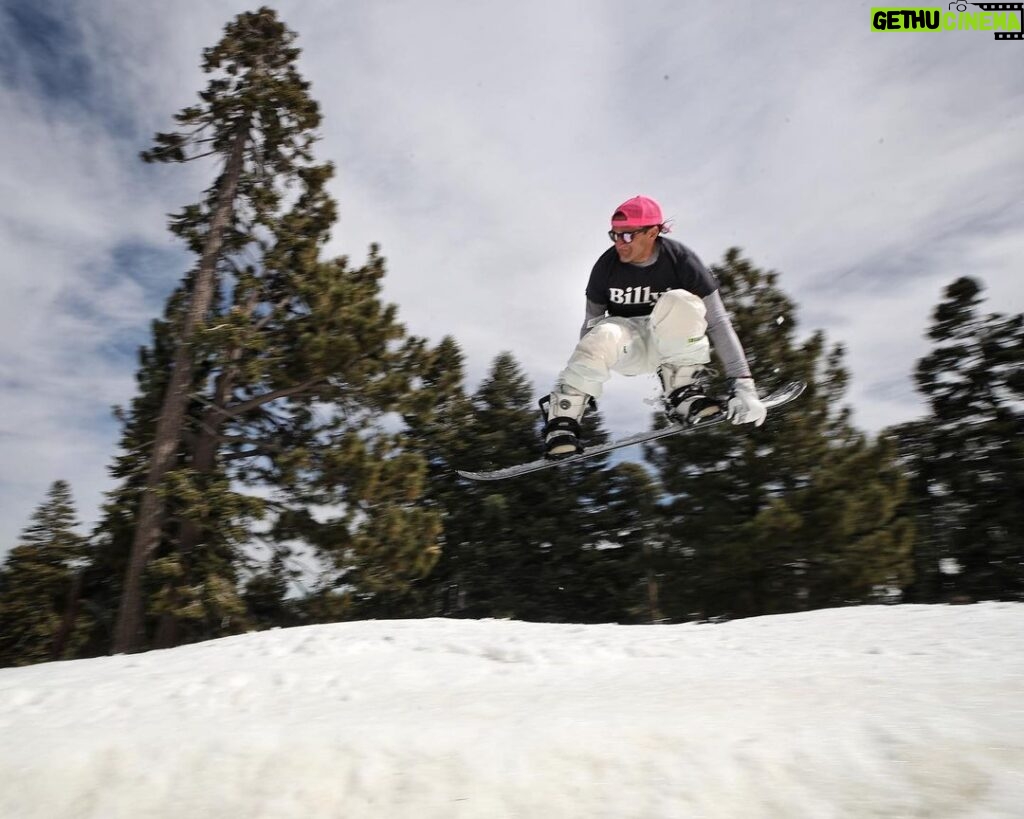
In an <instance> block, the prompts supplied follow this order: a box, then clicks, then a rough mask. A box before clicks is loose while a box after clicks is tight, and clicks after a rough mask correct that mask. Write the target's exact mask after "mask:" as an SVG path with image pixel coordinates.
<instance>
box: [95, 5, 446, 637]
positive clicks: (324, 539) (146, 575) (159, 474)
mask: <svg viewBox="0 0 1024 819" xmlns="http://www.w3.org/2000/svg"><path fill="white" fill-rule="evenodd" d="M293 41H294V35H293V34H292V33H291V32H290V31H288V30H287V29H286V28H285V27H284V25H283V24H281V23H280V22H279V21H278V20H277V18H276V15H275V14H274V12H273V11H271V10H269V9H266V8H264V9H261V10H259V11H258V12H255V13H251V14H242V15H240V16H239V17H238V18H237V19H236V20H235V21H234V22H233V23H231V24H229V25H228V26H227V28H226V30H225V36H224V38H223V39H222V40H221V42H220V43H219V44H218V45H217V46H216V47H214V48H212V49H209V50H208V51H207V52H206V55H205V62H204V68H205V70H206V71H207V72H209V73H213V74H214V75H215V76H214V78H213V79H212V80H211V81H210V84H209V86H208V88H207V90H206V91H205V92H204V93H203V94H202V95H201V97H202V104H200V105H198V106H195V107H192V108H187V109H185V110H184V111H182V112H181V113H180V114H179V115H178V116H177V120H178V123H179V124H180V125H181V126H182V127H183V130H182V131H179V132H175V133H169V134H158V135H157V145H156V147H155V148H154V149H153V150H152V151H150V152H148V153H147V154H146V155H145V158H146V159H148V160H151V161H166V162H183V161H191V160H193V159H197V158H200V157H202V156H205V155H208V154H211V153H212V154H213V155H215V156H218V157H220V158H221V159H222V160H223V161H224V163H225V164H224V171H223V173H222V174H221V175H220V176H219V178H218V180H217V182H216V183H215V185H214V186H213V187H212V188H211V190H210V191H209V192H208V196H207V199H206V200H205V201H204V202H203V203H200V204H198V205H193V206H189V207H187V208H185V209H184V210H183V211H182V213H180V214H179V215H178V216H177V217H176V218H175V220H174V222H173V223H172V230H173V231H174V232H175V233H177V234H178V235H179V236H181V237H182V238H184V239H185V240H186V241H187V242H188V244H189V246H190V247H191V248H192V249H193V250H194V251H195V252H196V253H197V254H198V255H199V256H200V263H199V265H198V266H197V269H196V271H195V272H194V273H193V274H192V275H190V276H189V277H188V278H187V280H186V282H185V284H184V286H183V287H182V288H180V289H179V291H178V292H177V293H176V294H175V296H174V297H172V300H171V303H170V304H169V308H168V314H167V318H166V321H165V323H164V324H162V325H161V326H160V327H158V329H159V330H160V331H161V337H159V338H157V339H156V344H155V345H154V350H153V353H152V355H151V357H155V356H156V355H157V353H158V352H160V351H163V353H162V356H161V357H169V359H170V366H169V368H168V369H169V376H168V380H167V381H166V383H163V384H161V383H160V382H159V378H158V377H157V376H156V374H152V375H151V374H149V373H146V374H144V375H143V376H142V378H141V379H140V381H141V383H142V385H143V386H144V387H149V388H152V389H153V390H157V389H161V390H162V397H161V398H160V400H159V401H156V402H154V400H153V396H152V395H148V396H146V397H145V399H140V402H139V403H138V405H137V407H133V412H132V413H131V414H130V416H126V435H128V436H129V437H130V440H129V441H128V443H129V444H130V446H129V448H128V451H129V456H128V457H126V458H125V460H124V462H123V464H122V466H123V467H124V468H123V469H122V476H123V478H124V480H125V482H126V483H125V486H124V487H122V491H120V492H119V494H118V498H117V500H116V502H115V503H114V504H113V506H112V508H111V509H110V512H111V514H116V515H117V516H118V517H119V518H120V519H122V520H126V519H130V520H132V522H133V526H131V527H130V528H132V547H131V557H130V560H129V561H128V565H127V570H126V572H125V580H124V584H123V586H122V588H121V590H120V597H121V605H120V609H119V614H118V624H117V628H116V633H115V639H114V648H115V650H116V651H130V650H136V649H138V648H140V647H142V646H143V645H144V644H146V643H148V642H150V638H148V637H147V636H146V635H147V634H148V633H150V631H151V628H152V626H153V624H154V623H156V624H157V625H156V630H155V636H154V637H153V638H152V642H153V643H154V644H156V645H173V644H175V643H177V642H181V641H184V640H194V639H203V638H207V637H211V636H216V635H217V634H221V633H230V632H231V631H237V630H241V629H245V628H249V627H251V626H252V623H253V621H252V620H251V618H250V617H249V616H248V612H247V607H246V602H245V597H244V595H243V593H242V591H241V586H242V580H243V575H244V574H246V573H252V571H254V570H255V571H256V572H257V573H259V570H258V568H257V569H254V568H253V567H252V566H250V564H251V562H252V561H251V559H250V557H249V555H248V554H247V548H248V544H249V543H251V541H253V540H254V539H255V534H254V529H253V524H254V523H255V521H257V520H259V519H260V518H267V517H269V522H268V523H267V525H266V526H265V527H264V528H265V529H267V531H266V532H265V533H264V536H265V537H266V539H268V540H269V541H271V544H272V546H273V544H274V543H275V542H277V543H281V542H283V539H286V538H295V539H300V540H303V541H305V542H306V543H307V544H311V545H312V546H313V548H315V549H316V551H317V553H318V556H319V557H320V559H321V561H322V562H323V564H324V566H325V579H324V584H325V586H324V589H323V595H324V599H325V600H326V601H327V602H328V603H329V604H330V605H327V606H326V608H325V611H330V612H333V614H331V615H330V616H334V615H335V614H337V613H338V612H339V611H340V609H339V608H338V606H337V605H336V603H337V601H332V599H331V598H332V596H333V595H335V594H336V591H337V589H338V588H344V589H346V590H347V592H351V591H352V589H356V590H358V591H359V593H360V594H364V595H368V596H371V597H372V596H376V595H380V594H385V593H389V592H391V591H393V590H395V589H401V588H403V587H404V586H405V585H406V584H407V583H408V582H409V579H410V578H411V577H415V576H418V575H419V574H421V573H423V572H424V571H426V569H427V568H428V567H429V565H430V563H431V562H432V560H433V559H434V554H435V552H436V548H435V545H434V539H435V538H436V532H437V529H438V525H439V524H438V523H437V521H436V519H434V518H433V517H432V516H431V515H430V514H429V513H428V512H426V511H424V510H421V509H419V508H417V503H416V501H417V498H418V497H419V494H420V493H421V492H422V489H423V472H424V467H423V465H422V464H421V463H420V462H419V461H418V460H417V459H416V458H415V457H413V456H410V455H409V454H408V453H405V452H403V451H402V436H401V433H394V432H388V431H386V430H385V429H384V427H383V425H382V424H381V423H380V419H381V417H382V416H384V415H385V414H386V413H388V412H392V411H400V410H401V409H402V407H403V406H404V404H405V402H408V401H414V400H415V398H414V397H413V393H414V392H415V390H414V389H412V375H413V373H414V372H415V371H416V369H417V367H418V366H419V363H420V360H421V357H422V356H423V355H424V344H423V342H421V341H420V340H418V339H412V338H406V337H405V330H404V328H403V327H402V325H401V324H399V323H398V321H397V311H396V308H395V307H394V306H393V305H387V304H384V303H382V302H381V301H380V298H379V297H380V281H381V279H382V278H383V276H384V273H385V265H384V260H383V258H382V257H381V256H380V255H379V253H378V250H377V248H376V247H372V248H371V250H370V257H369V260H368V262H367V263H366V264H365V265H363V266H362V267H352V266H350V265H349V263H348V260H347V259H346V258H338V259H334V260H329V261H323V260H321V259H320V251H321V250H322V248H323V246H324V244H325V243H326V242H327V241H328V239H329V230H330V227H331V225H332V223H333V221H334V219H335V212H336V206H335V204H334V202H333V200H332V199H331V198H330V197H329V196H328V194H327V193H326V184H327V182H328V181H329V180H330V178H331V175H332V172H333V171H332V168H331V167H330V165H328V164H316V163H314V162H313V160H312V156H311V153H310V147H311V145H312V142H313V141H314V139H315V131H314V129H315V128H316V126H317V125H318V123H319V112H318V109H317V106H316V104H315V102H313V100H312V99H311V98H310V97H309V95H308V93H307V91H308V84H307V83H306V82H305V81H304V80H302V79H301V78H300V77H299V75H298V73H297V71H296V69H295V60H296V58H297V56H298V49H296V48H294V47H293V45H292V44H293ZM215 235H217V236H219V239H215V238H214V237H215ZM154 404H155V405H156V407H155V410H154ZM135 409H138V410H139V411H140V413H142V412H145V413H152V414H147V415H143V414H139V413H136V412H135V411H134V410H135ZM153 417H155V418H156V420H155V422H154V421H152V420H151V419H152V418H153ZM150 427H152V432H151V433H150V430H149V428H150ZM150 441H152V443H150ZM142 465H145V469H146V476H145V480H144V481H142V482H140V477H139V473H138V470H139V467H140V466H142ZM140 483H141V486H140V488H137V489H135V488H133V487H135V486H139V485H140ZM246 487H250V488H252V489H259V490H260V491H261V494H262V495H264V496H265V495H270V496H271V499H270V500H266V499H263V500H260V499H257V498H256V497H255V496H254V495H253V493H252V492H251V491H249V492H246V491H243V490H244V489H245V488H246ZM313 505H319V506H321V507H333V508H336V509H340V510H344V511H342V512H340V513H339V514H338V515H336V516H334V517H331V518H330V519H328V520H317V519H316V518H314V516H313V515H311V514H309V512H308V509H309V508H310V507H311V506H313ZM112 528H114V529H115V530H116V524H115V526H114V527H112ZM275 548H276V547H275ZM108 562H110V563H114V562H116V558H115V559H113V560H108ZM348 596H349V597H350V596H351V595H350V594H349V595H348ZM250 599H251V598H250Z"/></svg>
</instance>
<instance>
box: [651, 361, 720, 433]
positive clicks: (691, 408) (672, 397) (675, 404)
mask: <svg viewBox="0 0 1024 819" xmlns="http://www.w3.org/2000/svg"><path fill="white" fill-rule="evenodd" d="M658 375H659V377H660V378H661V387H662V389H663V390H664V393H665V409H666V411H667V413H668V417H669V419H670V420H672V421H675V422H676V423H677V424H699V423H700V422H701V421H702V420H703V419H705V418H710V417H712V416H714V415H718V414H719V413H721V412H722V411H723V409H724V407H722V405H721V404H720V403H719V402H718V401H716V400H715V399H714V398H709V397H708V396H707V394H706V393H705V391H704V390H705V385H706V384H707V380H708V372H707V370H706V369H705V368H704V367H703V366H702V365H695V366H680V365H672V364H662V365H661V367H660V368H659V369H658Z"/></svg>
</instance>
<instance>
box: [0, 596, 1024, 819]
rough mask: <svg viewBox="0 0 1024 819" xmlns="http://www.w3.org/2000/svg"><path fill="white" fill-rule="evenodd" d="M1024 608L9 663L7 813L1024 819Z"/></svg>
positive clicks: (216, 647)
mask: <svg viewBox="0 0 1024 819" xmlns="http://www.w3.org/2000/svg"><path fill="white" fill-rule="evenodd" d="M1022 703H1024V605H1020V604H996V603H988V604H980V605H974V606H963V607H944V606H892V607H860V608H847V609H834V610H829V611H819V612H811V613H807V614H796V615H786V616H778V617H762V618H754V619H750V620H740V621H736V622H732V623H725V624H720V625H707V624H702V625H699V624H690V625H678V626H579V625H550V624H531V623H522V622H512V621H498V620H488V621H469V620H418V621H409V620H407V621H390V622H387V621H374V622H359V623H341V624H334V625H325V626H311V627H306V628H297V629H288V630H275V631H270V632H261V633H254V634H247V635H242V636H238V637H232V638H227V639H223V640H217V641H212V642H208V643H202V644H198V645H193V646H186V647H182V648H178V649H174V650H171V651H154V652H150V653H147V654H142V655H135V656H118V657H108V658H101V659H95V660H81V661H76V662H67V663H52V664H47V665H41V666H33V667H29V668H22V669H6V670H0V783H2V784H0V817H4V819H72V818H74V819H91V817H96V819H120V817H125V819H127V818H128V817H131V819H147V818H148V817H152V818H153V819H157V818H158V817H159V818H160V819H163V818H164V817H167V818H168V819H170V817H175V818H177V817H185V816H187V817H190V819H203V818H204V817H210V819H213V817H217V818H218V819H222V818H224V817H248V818H249V819H257V818H258V817H267V819H269V818H270V817H273V819H292V817H295V819H300V818H301V819H310V817H339V819H341V817H344V819H359V818H360V817H373V819H387V818H388V817H413V818H414V819H429V818H430V817H445V819H449V818H450V817H473V819H480V817H486V818H487V819H492V818H493V819H504V817H510V818H511V817H542V818H544V819H547V818H548V817H559V818H560V817H581V819H582V817H586V819H598V818H599V817H608V818H609V819H613V818H614V819H624V818H626V817H637V819H652V817H687V818H689V817H744V819H758V817H780V819H781V818H782V817H785V819H793V818H794V817H808V819H810V818H811V817H813V819H829V818H830V817H851V819H852V818H853V817H856V818H857V819H861V817H914V816H918V817H946V816H948V817H953V816H956V817H1022V816H1024V807H1022V806H1024V705H1022Z"/></svg>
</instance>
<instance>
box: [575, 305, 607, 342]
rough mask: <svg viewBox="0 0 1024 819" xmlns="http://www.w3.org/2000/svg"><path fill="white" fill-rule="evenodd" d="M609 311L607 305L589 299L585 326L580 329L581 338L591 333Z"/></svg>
mask: <svg viewBox="0 0 1024 819" xmlns="http://www.w3.org/2000/svg"><path fill="white" fill-rule="evenodd" d="M607 309H608V305H607V304H598V303H597V302H593V301H591V300H590V299H587V313H586V317H585V318H584V319H583V326H582V327H581V328H580V338H583V336H585V335H586V334H587V333H589V332H590V328H591V327H593V326H594V325H595V324H597V322H598V321H600V320H601V319H602V318H604V313H605V310H607Z"/></svg>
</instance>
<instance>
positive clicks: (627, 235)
mask: <svg viewBox="0 0 1024 819" xmlns="http://www.w3.org/2000/svg"><path fill="white" fill-rule="evenodd" d="M668 232H669V227H668V225H666V224H665V219H664V218H663V216H662V212H661V206H660V205H659V204H658V203H657V202H655V201H654V200H653V199H650V198H648V197H646V196H635V197H633V198H632V199H630V200H628V201H626V202H623V203H622V204H621V205H619V207H617V208H616V209H615V212H614V213H613V214H612V219H611V230H609V231H608V238H609V239H611V240H612V243H613V247H610V248H609V249H608V250H607V251H605V252H604V253H603V254H602V255H601V257H600V258H599V259H598V260H597V262H596V264H595V265H594V269H593V270H592V271H591V274H590V281H589V283H588V284H587V291H586V297H587V299H586V318H585V320H584V323H583V327H582V329H581V332H580V341H579V343H578V344H577V345H576V349H575V350H574V351H573V354H572V356H571V357H570V358H569V363H568V364H567V365H566V367H565V369H564V370H563V371H562V373H561V374H560V375H559V377H558V382H557V384H556V386H555V388H554V391H553V392H552V393H551V394H550V395H549V396H545V397H544V398H542V399H541V401H540V405H541V410H542V412H543V413H544V418H545V424H544V429H543V435H544V447H545V455H546V456H547V457H548V458H563V457H566V456H568V455H573V454H575V453H577V452H580V451H581V450H582V448H583V447H582V445H581V444H580V420H581V419H582V418H583V414H584V412H586V410H587V408H588V407H589V406H590V405H591V404H592V403H593V401H594V400H595V399H597V398H598V397H599V396H600V395H601V392H602V389H603V387H604V384H605V382H606V381H607V380H608V379H609V378H610V377H611V372H612V371H615V372H618V373H622V374H623V375H640V374H643V373H652V372H657V373H658V375H659V377H660V379H661V384H662V389H663V391H664V396H665V404H666V409H667V412H668V415H669V418H670V419H671V420H673V421H677V422H680V423H685V424H697V423H699V422H700V420H701V419H702V418H709V417H712V416H715V415H718V414H719V413H721V412H723V411H724V412H725V413H726V416H727V417H728V418H729V419H730V420H731V421H732V422H733V423H734V424H744V423H753V424H754V425H756V426H760V425H761V424H762V423H764V419H765V415H766V414H767V410H766V409H765V406H764V404H762V403H761V400H760V399H759V398H758V396H757V389H756V387H755V385H754V379H753V378H752V377H751V375H750V368H749V366H748V365H747V358H746V355H745V354H744V352H743V347H742V345H741V344H740V341H739V339H738V338H737V336H736V332H735V330H733V327H732V322H731V321H730V320H729V316H728V314H727V313H726V312H725V306H724V305H723V303H722V298H721V296H720V295H719V293H718V281H717V279H716V278H715V276H714V274H712V273H711V272H710V271H709V270H708V269H707V268H706V267H705V266H704V264H703V263H702V262H701V261H700V259H699V258H697V256H696V254H695V253H694V252H693V251H692V250H690V249H689V248H687V247H686V246H684V245H683V244H681V243H680V242H677V241H675V240H673V239H668V238H666V237H665V235H664V234H666V233H668ZM709 337H710V341H709ZM711 346H714V348H715V353H716V355H717V357H718V359H719V361H720V362H721V364H722V366H723V368H724V370H725V374H726V376H727V377H728V378H730V379H731V383H732V391H731V394H730V395H729V397H728V399H727V401H725V406H722V405H721V404H722V402H721V401H720V400H718V399H715V398H712V397H710V396H708V395H707V394H706V393H705V388H706V386H707V376H708V370H707V365H708V363H709V362H710V360H711V351H710V350H711Z"/></svg>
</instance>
